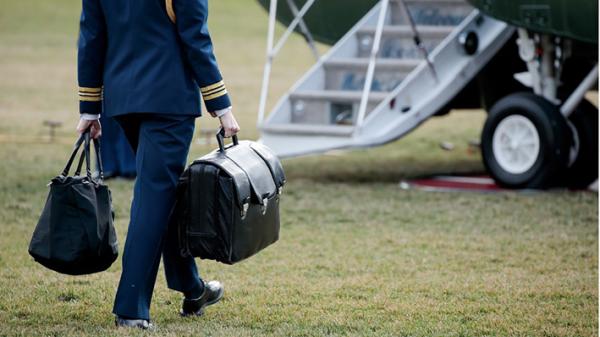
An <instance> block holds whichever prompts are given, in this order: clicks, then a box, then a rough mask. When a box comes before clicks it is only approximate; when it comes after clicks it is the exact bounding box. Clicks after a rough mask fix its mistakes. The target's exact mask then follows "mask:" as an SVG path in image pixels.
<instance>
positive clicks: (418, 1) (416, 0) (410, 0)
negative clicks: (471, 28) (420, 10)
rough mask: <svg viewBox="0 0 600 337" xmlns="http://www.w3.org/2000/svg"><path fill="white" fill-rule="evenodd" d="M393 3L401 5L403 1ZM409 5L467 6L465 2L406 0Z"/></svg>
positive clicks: (395, 0) (393, 0)
mask: <svg viewBox="0 0 600 337" xmlns="http://www.w3.org/2000/svg"><path fill="white" fill-rule="evenodd" d="M390 2H392V3H401V2H402V0H391V1H390ZM404 2H405V3H406V4H407V5H410V4H427V5H432V4H453V5H462V4H465V5H466V4H467V2H466V1H465V0H404Z"/></svg>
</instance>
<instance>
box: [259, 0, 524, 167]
mask: <svg viewBox="0 0 600 337" xmlns="http://www.w3.org/2000/svg"><path fill="white" fill-rule="evenodd" d="M303 9H304V10H307V9H306V8H303ZM305 12H306V11H304V13H305ZM300 14H303V13H300ZM411 20H412V22H413V23H414V27H415V28H416V29H413V26H411ZM298 21H299V22H300V23H301V18H298ZM415 31H416V34H417V35H418V37H419V38H418V40H420V46H421V48H418V47H417V44H416V43H415V39H414V38H415ZM513 32H514V29H513V28H511V27H510V26H508V25H507V24H505V23H503V22H500V21H496V20H494V19H492V18H489V17H485V16H483V15H482V14H480V13H479V12H478V11H477V10H474V9H473V7H471V6H470V5H468V4H467V3H466V2H465V1H461V0H404V1H400V0H383V1H381V2H379V3H378V4H377V5H376V6H374V8H373V9H371V11H369V12H368V13H367V14H366V16H365V17H364V18H363V19H361V20H360V21H359V22H358V23H357V24H356V25H355V26H354V27H353V28H352V29H351V30H350V31H349V32H348V33H347V34H346V35H345V36H344V37H343V38H342V39H341V40H340V41H338V43H337V44H336V45H335V46H333V47H332V48H331V49H330V50H329V52H328V53H327V54H326V55H324V56H323V57H321V58H319V60H318V62H317V63H316V64H315V65H314V66H313V67H312V69H311V70H310V71H309V72H308V73H306V74H305V75H304V77H303V78H302V79H300V81H298V83H296V84H295V85H294V86H293V87H292V88H291V89H290V90H289V91H288V93H287V94H286V95H284V96H283V97H282V98H281V99H280V100H279V102H278V103H277V105H276V106H275V108H274V109H273V111H272V112H271V113H270V114H269V116H268V117H267V118H266V119H264V120H263V118H262V116H264V111H262V112H259V124H258V125H259V129H260V131H261V138H260V141H261V142H263V143H264V144H266V145H267V146H269V147H270V148H271V149H272V150H273V151H274V152H275V153H276V154H277V155H279V156H281V157H292V156H299V155H306V154H312V153H320V152H325V151H328V150H332V149H341V148H354V147H367V146H375V145H381V144H384V143H387V142H390V141H393V140H395V139H398V138H400V137H402V136H404V135H405V134H407V133H408V132H409V131H411V130H412V129H414V128H415V127H417V126H418V125H420V124H421V123H422V122H424V121H425V120H426V119H428V118H429V117H431V116H433V115H434V114H435V113H436V112H438V111H440V109H442V108H443V107H444V106H445V105H446V104H448V103H449V102H450V101H451V100H452V99H453V98H454V97H455V96H456V95H457V94H458V93H459V92H460V91H461V90H462V89H463V88H464V87H465V86H466V85H467V84H468V83H469V82H470V81H471V80H472V79H473V78H474V77H475V76H476V75H477V73H478V72H479V71H480V70H481V69H482V68H483V67H484V66H485V65H486V64H487V62H488V61H489V60H490V59H491V58H492V56H494V55H495V54H496V52H497V51H498V50H499V49H500V48H501V47H502V46H503V45H504V44H505V43H506V41H507V40H508V39H509V38H510V37H511V35H512V34H513ZM467 37H469V39H467ZM467 40H468V41H467ZM465 44H470V47H471V49H470V51H467V50H468V49H469V48H465ZM473 45H474V46H475V47H474V48H472V47H473ZM267 83H268V82H267ZM267 85H268V84H267ZM263 89H264V88H263ZM261 106H262V109H263V110H264V104H261Z"/></svg>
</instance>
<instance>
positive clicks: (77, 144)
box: [61, 133, 85, 177]
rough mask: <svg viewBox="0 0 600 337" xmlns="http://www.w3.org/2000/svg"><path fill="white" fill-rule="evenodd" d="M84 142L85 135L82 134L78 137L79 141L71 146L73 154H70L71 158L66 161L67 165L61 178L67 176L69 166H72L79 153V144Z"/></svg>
mask: <svg viewBox="0 0 600 337" xmlns="http://www.w3.org/2000/svg"><path fill="white" fill-rule="evenodd" d="M84 140H85V135H84V134H83V133H82V134H81V135H79V139H77V141H76V142H75V145H74V146H73V152H71V156H70V157H69V160H68V161H67V165H65V168H64V170H63V171H62V173H61V175H62V176H64V177H66V176H68V175H69V171H70V170H71V165H73V161H74V160H75V157H76V156H77V152H79V148H80V147H81V144H82V143H83V141H84Z"/></svg>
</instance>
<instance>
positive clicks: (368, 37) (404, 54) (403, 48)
mask: <svg viewBox="0 0 600 337" xmlns="http://www.w3.org/2000/svg"><path fill="white" fill-rule="evenodd" d="M454 29H455V27H454V26H419V27H417V30H418V32H419V36H420V37H421V41H422V45H423V46H424V47H425V48H426V49H427V50H428V51H432V50H433V49H434V48H435V47H436V46H437V45H438V44H439V43H440V42H442V40H443V39H444V38H446V36H448V35H449V34H450V33H451V32H452V31H453V30H454ZM375 30H376V28H375V27H367V28H363V29H360V30H359V31H358V32H357V33H356V38H357V41H358V51H357V55H356V56H358V57H359V58H360V57H368V56H369V55H370V54H371V49H372V44H373V37H374V35H375ZM413 36H414V34H413V31H412V29H411V27H410V26H408V25H389V26H385V27H384V29H383V31H382V36H381V45H380V48H379V58H401V59H420V58H421V57H422V55H421V53H420V51H419V50H418V49H417V47H416V46H415V42H414V40H413Z"/></svg>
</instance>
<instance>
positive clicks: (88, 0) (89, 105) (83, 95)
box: [77, 0, 106, 114]
mask: <svg viewBox="0 0 600 337" xmlns="http://www.w3.org/2000/svg"><path fill="white" fill-rule="evenodd" d="M105 55H106V23H105V21H104V14H103V12H102V8H101V6H100V0H83V1H82V10H81V20H80V22H79V39H78V52H77V78H78V82H79V112H80V113H81V114H100V113H101V112H102V85H103V79H102V77H103V72H104V59H105Z"/></svg>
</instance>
